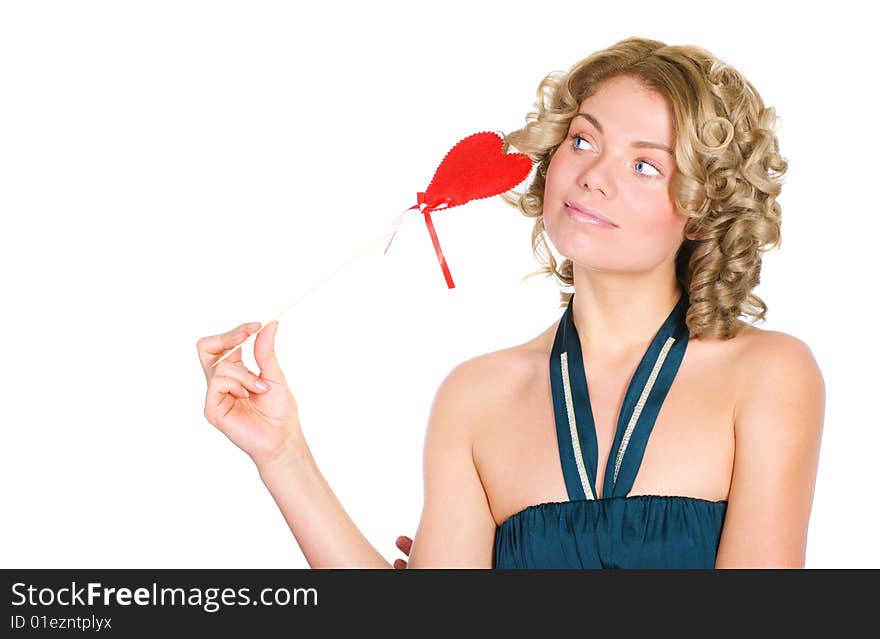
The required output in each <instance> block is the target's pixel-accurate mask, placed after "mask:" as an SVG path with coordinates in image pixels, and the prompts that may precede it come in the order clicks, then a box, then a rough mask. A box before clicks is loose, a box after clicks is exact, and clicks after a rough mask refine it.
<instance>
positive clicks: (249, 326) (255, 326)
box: [247, 322, 260, 328]
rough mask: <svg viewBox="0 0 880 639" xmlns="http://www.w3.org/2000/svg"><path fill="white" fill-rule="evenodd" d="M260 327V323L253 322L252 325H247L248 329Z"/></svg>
mask: <svg viewBox="0 0 880 639" xmlns="http://www.w3.org/2000/svg"><path fill="white" fill-rule="evenodd" d="M259 325H260V323H259V322H251V323H250V324H248V325H247V327H248V328H257V327H259Z"/></svg>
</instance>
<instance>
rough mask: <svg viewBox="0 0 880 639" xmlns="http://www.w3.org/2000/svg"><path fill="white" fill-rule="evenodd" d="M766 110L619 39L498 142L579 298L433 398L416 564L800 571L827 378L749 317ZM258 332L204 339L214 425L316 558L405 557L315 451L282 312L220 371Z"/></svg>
mask: <svg viewBox="0 0 880 639" xmlns="http://www.w3.org/2000/svg"><path fill="white" fill-rule="evenodd" d="M775 120H776V116H775V112H774V110H773V108H765V107H764V105H763V101H762V99H761V97H760V96H759V94H758V92H757V91H756V90H755V89H754V87H753V86H752V85H751V84H750V83H749V82H748V81H747V80H745V79H744V78H743V77H742V75H741V74H740V73H739V72H737V71H736V70H735V69H733V68H731V67H730V66H728V65H726V64H725V63H723V62H722V61H720V60H718V59H716V58H714V57H713V56H712V55H711V54H710V53H708V52H707V51H705V50H703V49H700V48H698V47H692V46H667V45H665V44H663V43H661V42H657V41H653V40H645V39H640V38H630V39H627V40H623V41H621V42H618V43H617V44H615V45H613V46H611V47H609V48H608V49H605V50H602V51H599V52H597V53H595V54H593V55H591V56H589V57H588V58H586V59H585V60H583V61H581V62H579V63H578V64H576V65H575V66H574V67H573V68H572V69H571V70H570V71H569V72H567V73H551V74H550V75H548V76H547V77H546V78H545V79H544V80H543V82H542V83H541V84H540V86H539V89H538V102H537V111H536V112H533V113H530V114H529V116H528V118H527V124H526V126H525V127H523V128H522V129H520V130H518V131H515V132H513V133H511V134H510V135H508V136H506V140H505V148H506V149H507V148H508V145H509V146H512V147H514V148H515V149H516V150H518V151H520V152H523V153H527V154H529V155H530V156H531V157H532V158H533V160H534V161H535V162H536V164H537V172H536V175H535V178H534V180H533V181H532V182H531V184H530V185H529V187H528V190H527V191H526V192H525V193H510V194H506V195H505V200H506V201H508V202H509V203H511V204H514V205H515V206H517V207H518V208H519V209H520V210H521V211H522V212H523V213H524V214H525V215H527V216H529V217H532V218H534V219H535V227H534V232H533V236H532V246H533V250H534V251H535V253H536V255H537V256H538V258H539V259H540V260H542V261H543V262H544V269H543V271H541V272H547V273H552V274H554V275H555V277H557V278H558V280H559V281H560V282H561V283H562V284H564V285H565V286H566V288H569V289H573V290H568V291H564V292H562V294H561V295H562V300H561V301H562V304H561V306H562V307H564V308H565V311H564V313H562V316H561V318H560V319H559V321H557V322H554V324H553V325H551V326H549V327H548V328H547V329H546V330H545V331H543V332H542V333H541V334H540V335H537V336H536V337H534V338H533V339H531V340H529V341H527V342H525V343H523V344H520V345H516V346H512V347H510V348H507V349H503V350H501V351H497V352H492V353H488V354H485V355H481V356H479V357H475V358H473V359H471V360H468V361H466V362H464V363H462V364H460V365H458V366H457V367H455V368H454V369H453V370H452V371H451V372H450V373H449V375H448V376H447V378H446V379H445V380H444V381H443V382H442V384H441V385H440V387H439V389H438V390H437V393H436V396H435V399H434V402H433V405H432V407H431V413H430V418H429V422H428V426H427V432H426V438H425V450H424V488H425V500H424V508H423V512H422V517H421V521H420V523H419V526H418V530H417V532H416V535H415V538H414V542H413V544H412V548H411V552H410V553H409V567H412V568H421V567H485V568H489V567H498V568H506V567H531V568H574V567H584V568H600V567H632V568H673V567H680V568H711V567H717V568H721V567H758V566H767V567H769V566H773V567H802V566H803V564H804V556H805V549H806V539H807V528H808V523H809V517H810V510H811V507H812V500H813V492H814V486H815V478H816V470H817V465H818V456H819V448H820V440H821V432H822V424H823V417H824V383H823V379H822V376H821V373H820V371H819V369H818V366H817V365H816V362H815V361H814V358H813V356H812V354H811V352H810V349H809V348H808V347H807V345H805V344H804V343H803V342H802V341H800V340H798V339H797V338H795V337H792V336H790V335H787V334H785V333H780V332H775V331H766V330H761V329H758V328H756V327H754V326H752V325H751V324H750V323H747V322H744V321H742V320H741V319H740V318H741V317H745V318H746V319H753V320H759V319H763V318H764V316H765V313H766V307H765V305H764V303H763V302H762V300H760V299H759V298H758V297H757V296H755V295H754V294H753V293H752V289H753V288H754V287H755V286H756V285H757V284H758V282H759V273H760V268H761V252H762V251H765V250H768V248H772V247H773V246H776V245H778V243H779V238H780V206H779V204H778V203H777V201H776V198H777V196H778V194H779V192H780V189H781V178H782V175H783V174H784V172H785V171H786V169H787V163H786V161H785V160H784V159H783V158H782V157H780V155H779V151H778V143H777V139H776V136H775V134H774V132H773V127H774V126H775ZM547 239H549V240H550V242H551V243H552V244H553V246H554V247H555V248H556V249H557V251H558V253H559V254H560V255H561V256H564V258H565V259H564V261H562V263H561V265H558V264H557V262H556V260H555V258H554V256H553V254H552V252H551V251H550V250H549V249H548V246H547V244H546V240H547ZM258 328H259V324H257V325H243V326H240V327H238V328H237V329H234V330H232V331H230V332H228V333H224V334H221V335H214V336H211V337H205V338H202V339H200V340H199V342H198V352H199V357H200V360H201V363H202V366H203V368H204V371H205V375H206V378H207V381H208V390H207V395H206V399H205V416H206V418H207V419H208V421H210V422H211V423H212V424H214V425H215V426H217V427H218V428H220V429H221V430H222V431H223V432H224V433H225V434H226V435H227V436H228V437H229V438H230V439H231V440H232V441H233V442H234V443H235V444H236V445H238V446H239V447H240V448H241V449H242V450H244V451H245V452H246V453H247V454H248V455H250V456H251V457H252V459H253V460H254V462H255V463H256V465H257V467H258V469H259V472H260V476H261V478H262V480H263V481H264V483H265V484H266V487H267V488H268V489H269V491H270V493H271V494H272V496H273V497H274V499H275V501H276V502H277V503H278V506H279V507H280V509H281V511H282V513H283V514H284V517H285V519H286V520H287V522H288V524H289V526H290V529H291V531H292V532H293V534H294V536H295V538H296V540H297V542H298V544H299V546H300V548H301V549H302V551H303V553H304V555H305V557H306V559H307V560H308V562H309V564H310V565H311V566H312V567H315V568H325V567H375V568H390V567H392V566H391V564H390V563H389V562H388V561H386V559H385V558H384V557H382V556H381V555H380V553H379V552H378V551H377V550H376V549H375V548H374V547H373V546H372V545H371V544H370V543H369V542H368V541H367V540H366V539H365V538H364V536H363V535H362V534H361V532H360V531H359V530H358V528H357V526H356V525H355V524H354V522H353V521H352V520H351V519H350V518H349V517H348V515H347V514H346V512H345V510H344V509H343V507H342V506H341V504H340V503H339V501H338V500H337V498H336V496H335V495H334V493H333V491H332V490H331V488H330V486H329V485H328V484H327V482H326V481H325V479H324V477H323V476H322V474H321V472H320V470H319V469H318V468H317V466H316V464H315V462H314V459H313V458H312V455H311V454H310V451H309V447H308V445H307V443H306V441H305V440H304V438H303V434H302V430H301V428H300V423H299V419H298V415H297V406H296V401H295V399H294V396H293V394H292V393H291V391H290V389H289V388H288V386H287V383H286V381H285V378H284V374H283V373H282V370H281V367H280V365H279V363H278V360H277V359H276V357H275V354H274V339H275V333H276V330H277V323H273V325H270V326H268V327H266V329H265V330H264V331H263V332H262V333H261V334H260V335H258V336H257V339H256V341H255V344H254V357H255V359H256V361H257V363H258V365H259V367H260V373H259V375H257V374H255V373H253V372H251V371H249V370H247V368H246V367H245V366H244V365H243V363H242V361H241V354H240V351H237V352H236V353H235V354H233V355H232V356H230V357H229V358H227V359H226V360H225V361H224V362H222V363H221V364H220V365H218V366H217V367H216V368H212V367H211V365H212V364H213V363H214V362H215V361H216V360H217V359H218V358H220V357H221V356H223V355H224V354H225V353H226V352H227V351H229V350H230V349H232V348H235V347H236V346H237V345H239V344H240V343H241V342H243V341H244V340H245V339H246V338H247V336H248V335H250V334H251V333H253V332H254V331H256V330H257V329H258ZM261 384H262V386H261ZM661 409H662V410H661ZM404 541H406V540H404ZM401 547H402V548H403V549H405V550H406V549H407V547H408V546H407V544H406V543H402V544H401ZM398 561H400V560H398Z"/></svg>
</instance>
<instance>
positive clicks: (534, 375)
mask: <svg viewBox="0 0 880 639" xmlns="http://www.w3.org/2000/svg"><path fill="white" fill-rule="evenodd" d="M555 326H556V323H554V324H553V325H552V326H551V327H549V328H548V329H546V330H545V331H543V332H542V333H540V334H539V335H538V336H536V337H535V338H533V339H530V340H528V341H526V342H523V343H521V344H516V345H512V346H509V347H506V348H502V349H499V350H495V351H490V352H487V353H483V354H480V355H477V356H474V357H471V358H470V359H467V360H465V361H463V362H461V363H460V364H458V365H456V366H455V367H454V368H453V369H452V370H451V371H450V372H449V373H448V375H447V376H446V378H445V379H444V380H443V382H442V383H441V384H440V387H439V388H438V390H437V394H436V397H435V402H442V403H443V404H447V405H454V406H457V407H458V408H457V411H458V412H459V413H460V414H461V415H463V416H466V417H467V418H468V419H467V420H465V421H466V422H467V423H469V424H471V425H477V424H481V423H486V422H487V421H492V420H493V418H497V413H498V410H499V409H501V408H502V407H505V406H512V405H513V404H514V403H515V399H516V398H517V397H520V396H521V395H522V393H523V392H525V391H527V390H528V389H529V388H533V387H534V384H535V382H536V380H538V379H539V376H540V375H541V373H542V372H544V369H545V368H546V365H547V359H548V357H549V355H550V349H551V346H552V337H553V334H554V333H555Z"/></svg>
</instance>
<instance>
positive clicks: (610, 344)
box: [572, 264, 682, 361]
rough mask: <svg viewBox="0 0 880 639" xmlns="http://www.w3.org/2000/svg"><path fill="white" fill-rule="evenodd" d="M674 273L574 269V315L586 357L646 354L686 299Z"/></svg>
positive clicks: (604, 357)
mask: <svg viewBox="0 0 880 639" xmlns="http://www.w3.org/2000/svg"><path fill="white" fill-rule="evenodd" d="M672 269H673V270H671V271H670V270H669V268H663V269H657V270H654V271H648V272H644V273H608V272H600V271H590V270H585V269H582V268H580V267H579V266H577V265H576V264H575V265H574V289H575V295H574V302H573V303H572V304H573V306H572V317H573V320H574V324H575V328H576V329H577V332H578V337H579V339H580V342H581V350H582V352H583V355H584V358H585V359H588V360H592V361H600V360H618V359H627V358H631V357H633V356H634V355H637V354H640V353H643V352H644V350H645V349H646V348H647V345H648V343H649V342H650V341H651V339H652V338H653V337H654V335H655V334H656V333H657V330H658V329H659V328H660V326H661V325H662V324H663V322H664V321H665V320H666V318H667V317H668V316H669V313H670V312H672V309H673V308H674V307H675V304H676V303H677V302H678V300H679V298H680V297H681V294H682V289H681V286H680V285H679V284H678V281H677V280H676V278H675V271H674V265H673V266H672Z"/></svg>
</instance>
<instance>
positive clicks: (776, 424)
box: [715, 331, 825, 568]
mask: <svg viewBox="0 0 880 639" xmlns="http://www.w3.org/2000/svg"><path fill="white" fill-rule="evenodd" d="M762 333H763V334H761V335H759V336H758V337H757V339H756V342H755V344H753V345H752V348H750V349H749V351H750V352H749V354H748V355H747V357H746V358H744V360H743V364H744V366H745V370H744V371H743V374H742V375H738V376H737V377H738V378H739V379H743V380H747V382H746V384H745V385H744V386H743V391H744V392H743V393H742V394H741V399H740V402H739V403H738V405H737V408H736V417H735V438H736V452H735V456H734V466H733V476H732V478H731V485H730V494H729V496H728V508H727V514H726V516H725V521H724V529H723V530H722V534H721V542H720V545H719V548H718V554H717V557H716V561H715V567H716V568H761V567H762V568H803V566H804V560H805V555H806V545H807V527H808V525H809V520H810V510H811V508H812V503H813V493H814V489H815V484H816V472H817V467H818V462H819V447H820V442H821V438H822V427H823V421H824V415H825V384H824V381H823V379H822V374H821V372H820V371H819V367H818V365H817V364H816V361H815V359H814V358H813V354H812V352H811V351H810V349H809V347H808V346H807V345H806V344H804V343H803V342H801V341H800V340H798V339H796V338H794V337H792V336H790V335H786V334H785V333H779V332H775V331H766V332H762Z"/></svg>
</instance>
